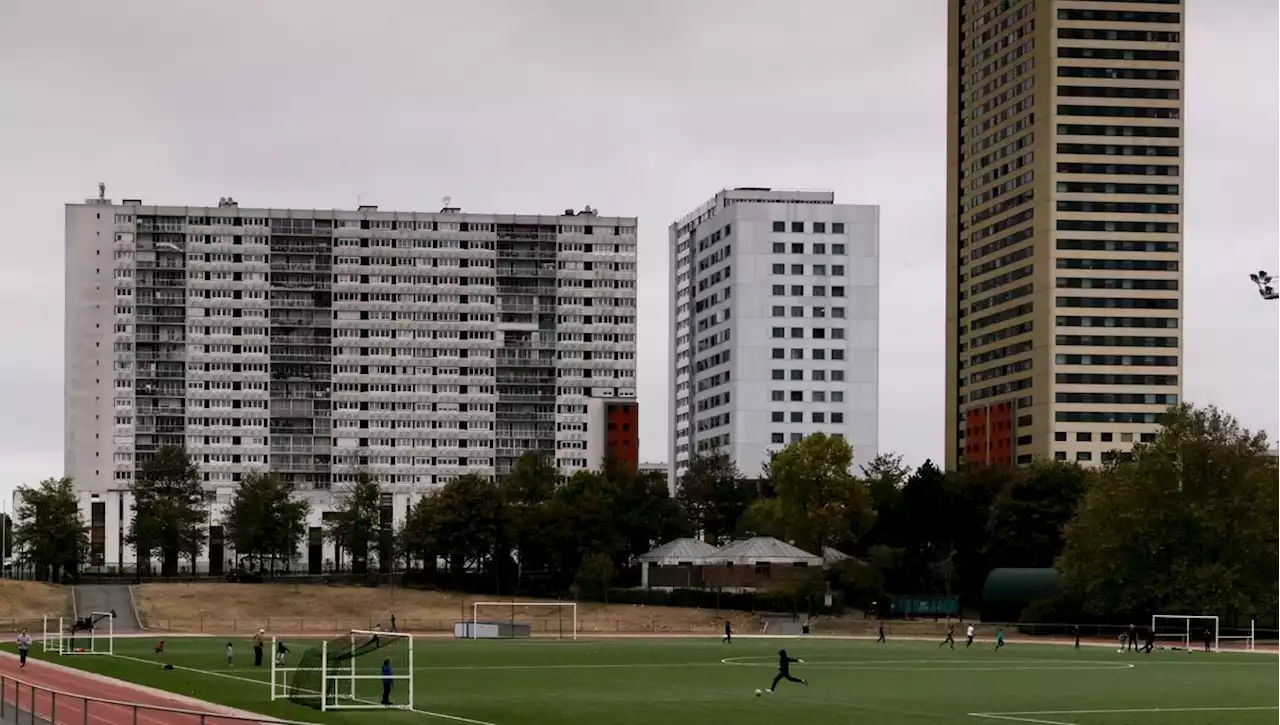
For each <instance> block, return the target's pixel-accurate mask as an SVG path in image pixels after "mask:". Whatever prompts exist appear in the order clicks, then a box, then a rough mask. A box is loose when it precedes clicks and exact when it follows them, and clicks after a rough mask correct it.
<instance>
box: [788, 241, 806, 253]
mask: <svg viewBox="0 0 1280 725" xmlns="http://www.w3.org/2000/svg"><path fill="white" fill-rule="evenodd" d="M791 253H792V254H804V245H803V244H799V243H795V244H792V245H791Z"/></svg>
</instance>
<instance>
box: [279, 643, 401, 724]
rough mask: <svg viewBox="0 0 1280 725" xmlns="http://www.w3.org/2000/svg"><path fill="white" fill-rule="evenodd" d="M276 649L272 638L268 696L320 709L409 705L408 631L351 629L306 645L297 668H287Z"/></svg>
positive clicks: (366, 708)
mask: <svg viewBox="0 0 1280 725" xmlns="http://www.w3.org/2000/svg"><path fill="white" fill-rule="evenodd" d="M278 648H279V640H278V639H276V638H274V637H273V638H272V639H271V655H272V656H271V699H272V700H282V699H288V700H291V701H293V702H296V703H298V704H300V705H306V706H308V707H313V708H316V709H318V710H322V711H327V710H385V709H394V710H412V709H413V635H411V634H406V633H403V632H386V631H383V630H380V629H376V630H368V629H353V630H351V631H350V632H349V633H347V634H345V635H342V636H340V637H337V638H335V639H331V640H328V641H325V642H321V643H320V645H319V646H312V647H308V648H307V649H306V650H305V651H304V652H303V653H302V655H301V657H299V658H298V664H297V666H296V667H286V666H285V661H287V655H286V657H285V658H278V657H277V656H276V653H277V651H278ZM384 668H385V669H384ZM387 670H389V672H388V671H387ZM384 697H385V700H384Z"/></svg>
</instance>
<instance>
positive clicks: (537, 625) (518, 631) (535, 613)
mask: <svg viewBox="0 0 1280 725" xmlns="http://www.w3.org/2000/svg"><path fill="white" fill-rule="evenodd" d="M454 636H455V637H459V638H463V639H527V638H529V637H535V636H554V637H556V638H557V639H574V640H576V639H577V638H578V603H577V602H516V601H511V602H472V604H471V621H470V622H459V623H457V624H456V625H455V626H454Z"/></svg>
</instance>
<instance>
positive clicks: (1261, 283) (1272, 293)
mask: <svg viewBox="0 0 1280 725" xmlns="http://www.w3.org/2000/svg"><path fill="white" fill-rule="evenodd" d="M1249 279H1251V280H1253V283H1254V284H1256V285H1258V294H1260V295H1262V299H1264V300H1274V299H1277V298H1280V293H1278V292H1276V287H1275V279H1274V278H1273V277H1272V276H1271V275H1269V274H1267V273H1266V272H1264V271H1262V270H1258V271H1257V272H1255V273H1254V274H1251V275H1249Z"/></svg>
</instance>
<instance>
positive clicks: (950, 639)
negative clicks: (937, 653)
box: [938, 624, 956, 649]
mask: <svg viewBox="0 0 1280 725" xmlns="http://www.w3.org/2000/svg"><path fill="white" fill-rule="evenodd" d="M945 644H950V645H951V649H955V648H956V626H955V625H954V624H948V625H947V638H946V639H944V640H942V644H940V645H938V649H942V645H945Z"/></svg>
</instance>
